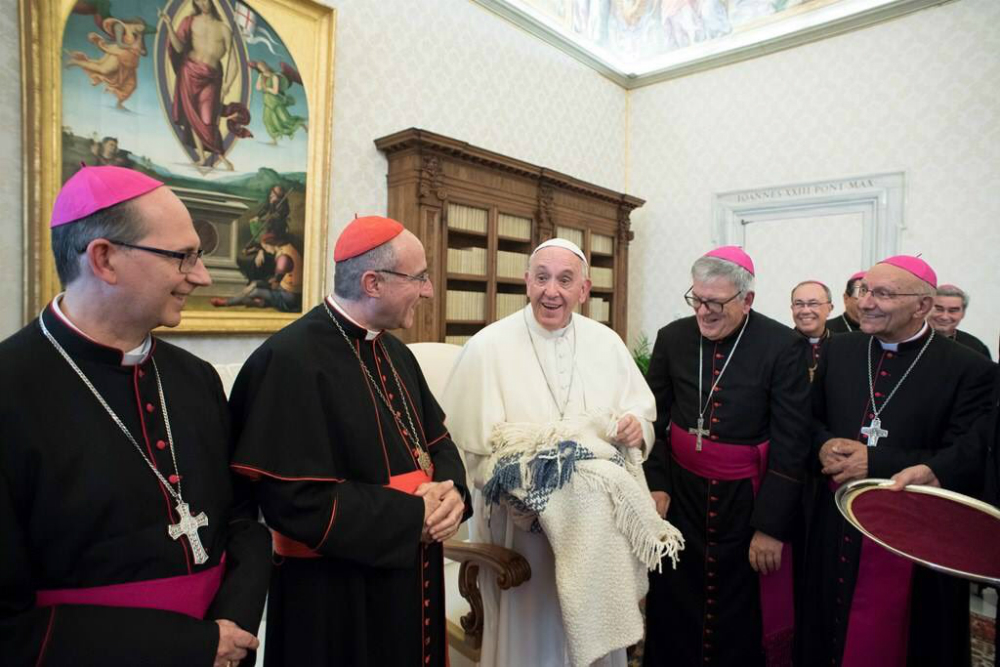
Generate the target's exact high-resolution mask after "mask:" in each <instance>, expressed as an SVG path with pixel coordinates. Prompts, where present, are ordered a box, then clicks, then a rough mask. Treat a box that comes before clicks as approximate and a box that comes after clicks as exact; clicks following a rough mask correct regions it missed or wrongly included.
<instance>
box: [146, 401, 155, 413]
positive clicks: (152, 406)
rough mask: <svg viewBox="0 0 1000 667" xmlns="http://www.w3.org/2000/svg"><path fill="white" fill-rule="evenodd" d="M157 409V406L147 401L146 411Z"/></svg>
mask: <svg viewBox="0 0 1000 667" xmlns="http://www.w3.org/2000/svg"><path fill="white" fill-rule="evenodd" d="M155 409H156V406H154V405H153V404H152V403H146V412H152V411H153V410H155Z"/></svg>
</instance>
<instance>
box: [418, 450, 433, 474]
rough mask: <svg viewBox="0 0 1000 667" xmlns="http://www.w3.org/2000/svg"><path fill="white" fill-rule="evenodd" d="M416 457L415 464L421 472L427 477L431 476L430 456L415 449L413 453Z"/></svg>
mask: <svg viewBox="0 0 1000 667" xmlns="http://www.w3.org/2000/svg"><path fill="white" fill-rule="evenodd" d="M414 453H415V454H416V455H417V463H418V464H420V469H421V470H423V471H424V472H425V473H427V474H428V475H429V474H431V456H430V454H428V453H427V452H425V451H424V450H422V449H417V450H416V451H415V452H414Z"/></svg>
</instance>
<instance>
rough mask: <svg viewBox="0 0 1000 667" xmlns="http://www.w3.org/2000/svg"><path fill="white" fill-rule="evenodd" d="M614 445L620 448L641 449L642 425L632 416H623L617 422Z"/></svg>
mask: <svg viewBox="0 0 1000 667" xmlns="http://www.w3.org/2000/svg"><path fill="white" fill-rule="evenodd" d="M615 444H616V445H621V446H622V447H642V425H641V424H640V423H639V420H638V419H636V418H635V416H634V415H625V416H624V417H622V418H621V419H619V420H618V433H617V434H616V435H615Z"/></svg>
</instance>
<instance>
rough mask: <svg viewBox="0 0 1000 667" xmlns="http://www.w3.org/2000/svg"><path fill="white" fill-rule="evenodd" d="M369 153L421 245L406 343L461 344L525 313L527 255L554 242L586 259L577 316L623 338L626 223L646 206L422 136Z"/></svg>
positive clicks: (415, 132) (399, 138)
mask: <svg viewBox="0 0 1000 667" xmlns="http://www.w3.org/2000/svg"><path fill="white" fill-rule="evenodd" d="M375 145H376V147H378V149H379V150H380V151H382V152H383V153H385V155H386V157H387V158H388V161H389V175H388V186H389V203H388V215H389V217H392V218H395V219H396V220H399V221H400V222H402V223H403V224H404V225H405V226H406V227H407V229H409V230H410V231H412V232H413V233H414V234H416V235H417V236H418V237H419V238H420V239H421V240H422V241H423V243H424V248H425V249H426V251H427V262H428V268H429V270H430V273H431V278H432V280H433V283H434V297H435V298H434V299H433V300H431V301H430V303H425V304H423V305H422V306H420V308H419V309H418V310H417V321H416V323H415V324H414V326H413V328H412V329H410V330H408V331H400V332H397V333H399V334H400V337H401V338H403V340H405V341H407V342H416V341H440V342H449V343H458V344H461V343H464V342H465V341H466V340H468V338H469V337H471V336H472V335H473V334H475V333H476V332H477V331H479V330H480V329H482V328H483V327H484V326H486V325H487V324H489V323H490V322H493V321H495V320H498V319H500V318H502V317H505V316H507V315H509V314H510V313H512V312H515V311H517V310H518V309H520V308H521V307H523V306H524V305H525V304H526V303H527V297H526V296H525V285H524V271H525V269H526V268H527V262H528V256H529V255H530V253H531V251H532V249H533V248H534V247H535V246H537V245H538V244H539V243H541V242H542V241H545V240H547V239H550V238H553V237H557V236H558V237H562V238H566V239H569V240H571V241H574V242H575V243H577V244H578V245H579V246H580V247H581V248H582V249H583V251H584V253H585V254H586V255H587V257H588V258H589V260H590V267H591V280H592V282H593V284H594V286H593V289H592V290H591V295H590V299H589V301H588V302H587V303H585V304H583V306H582V307H581V309H580V310H581V312H582V313H583V314H584V315H587V316H589V317H592V318H594V319H596V320H599V321H602V322H605V323H606V324H607V325H608V326H610V327H611V328H613V329H614V330H615V331H617V332H618V334H619V335H620V336H621V337H622V338H623V339H625V337H626V334H627V321H626V320H627V317H628V246H629V243H630V242H631V240H632V236H633V234H632V232H631V231H630V229H629V216H630V215H631V213H632V211H633V210H634V209H636V208H638V207H639V206H642V205H643V204H644V203H645V202H644V201H643V200H642V199H639V198H637V197H632V196H629V195H626V194H623V193H620V192H614V191H612V190H608V189H606V188H602V187H600V186H597V185H592V184H590V183H585V182H583V181H581V180H578V179H576V178H573V177H572V176H567V175H565V174H561V173H559V172H556V171H552V170H550V169H546V168H544V167H539V166H536V165H532V164H528V163H527V162H522V161H520V160H515V159H513V158H509V157H506V156H504V155H500V154H499V153H493V152H491V151H487V150H484V149H482V148H476V147H475V146H470V145H469V144H467V143H465V142H462V141H457V140H455V139H449V138H448V137H444V136H442V135H439V134H434V133H432V132H427V131H425V130H419V129H409V130H404V131H402V132H397V133H396V134H391V135H389V136H387V137H382V138H381V139H377V140H376V141H375Z"/></svg>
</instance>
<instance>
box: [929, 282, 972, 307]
mask: <svg viewBox="0 0 1000 667" xmlns="http://www.w3.org/2000/svg"><path fill="white" fill-rule="evenodd" d="M935 294H936V296H957V297H959V298H961V299H962V310H965V309H966V308H968V307H969V295H968V293H967V292H966V291H965V290H963V289H961V288H959V287H956V286H955V285H941V286H940V287H938V288H937V291H936V292H935Z"/></svg>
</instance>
